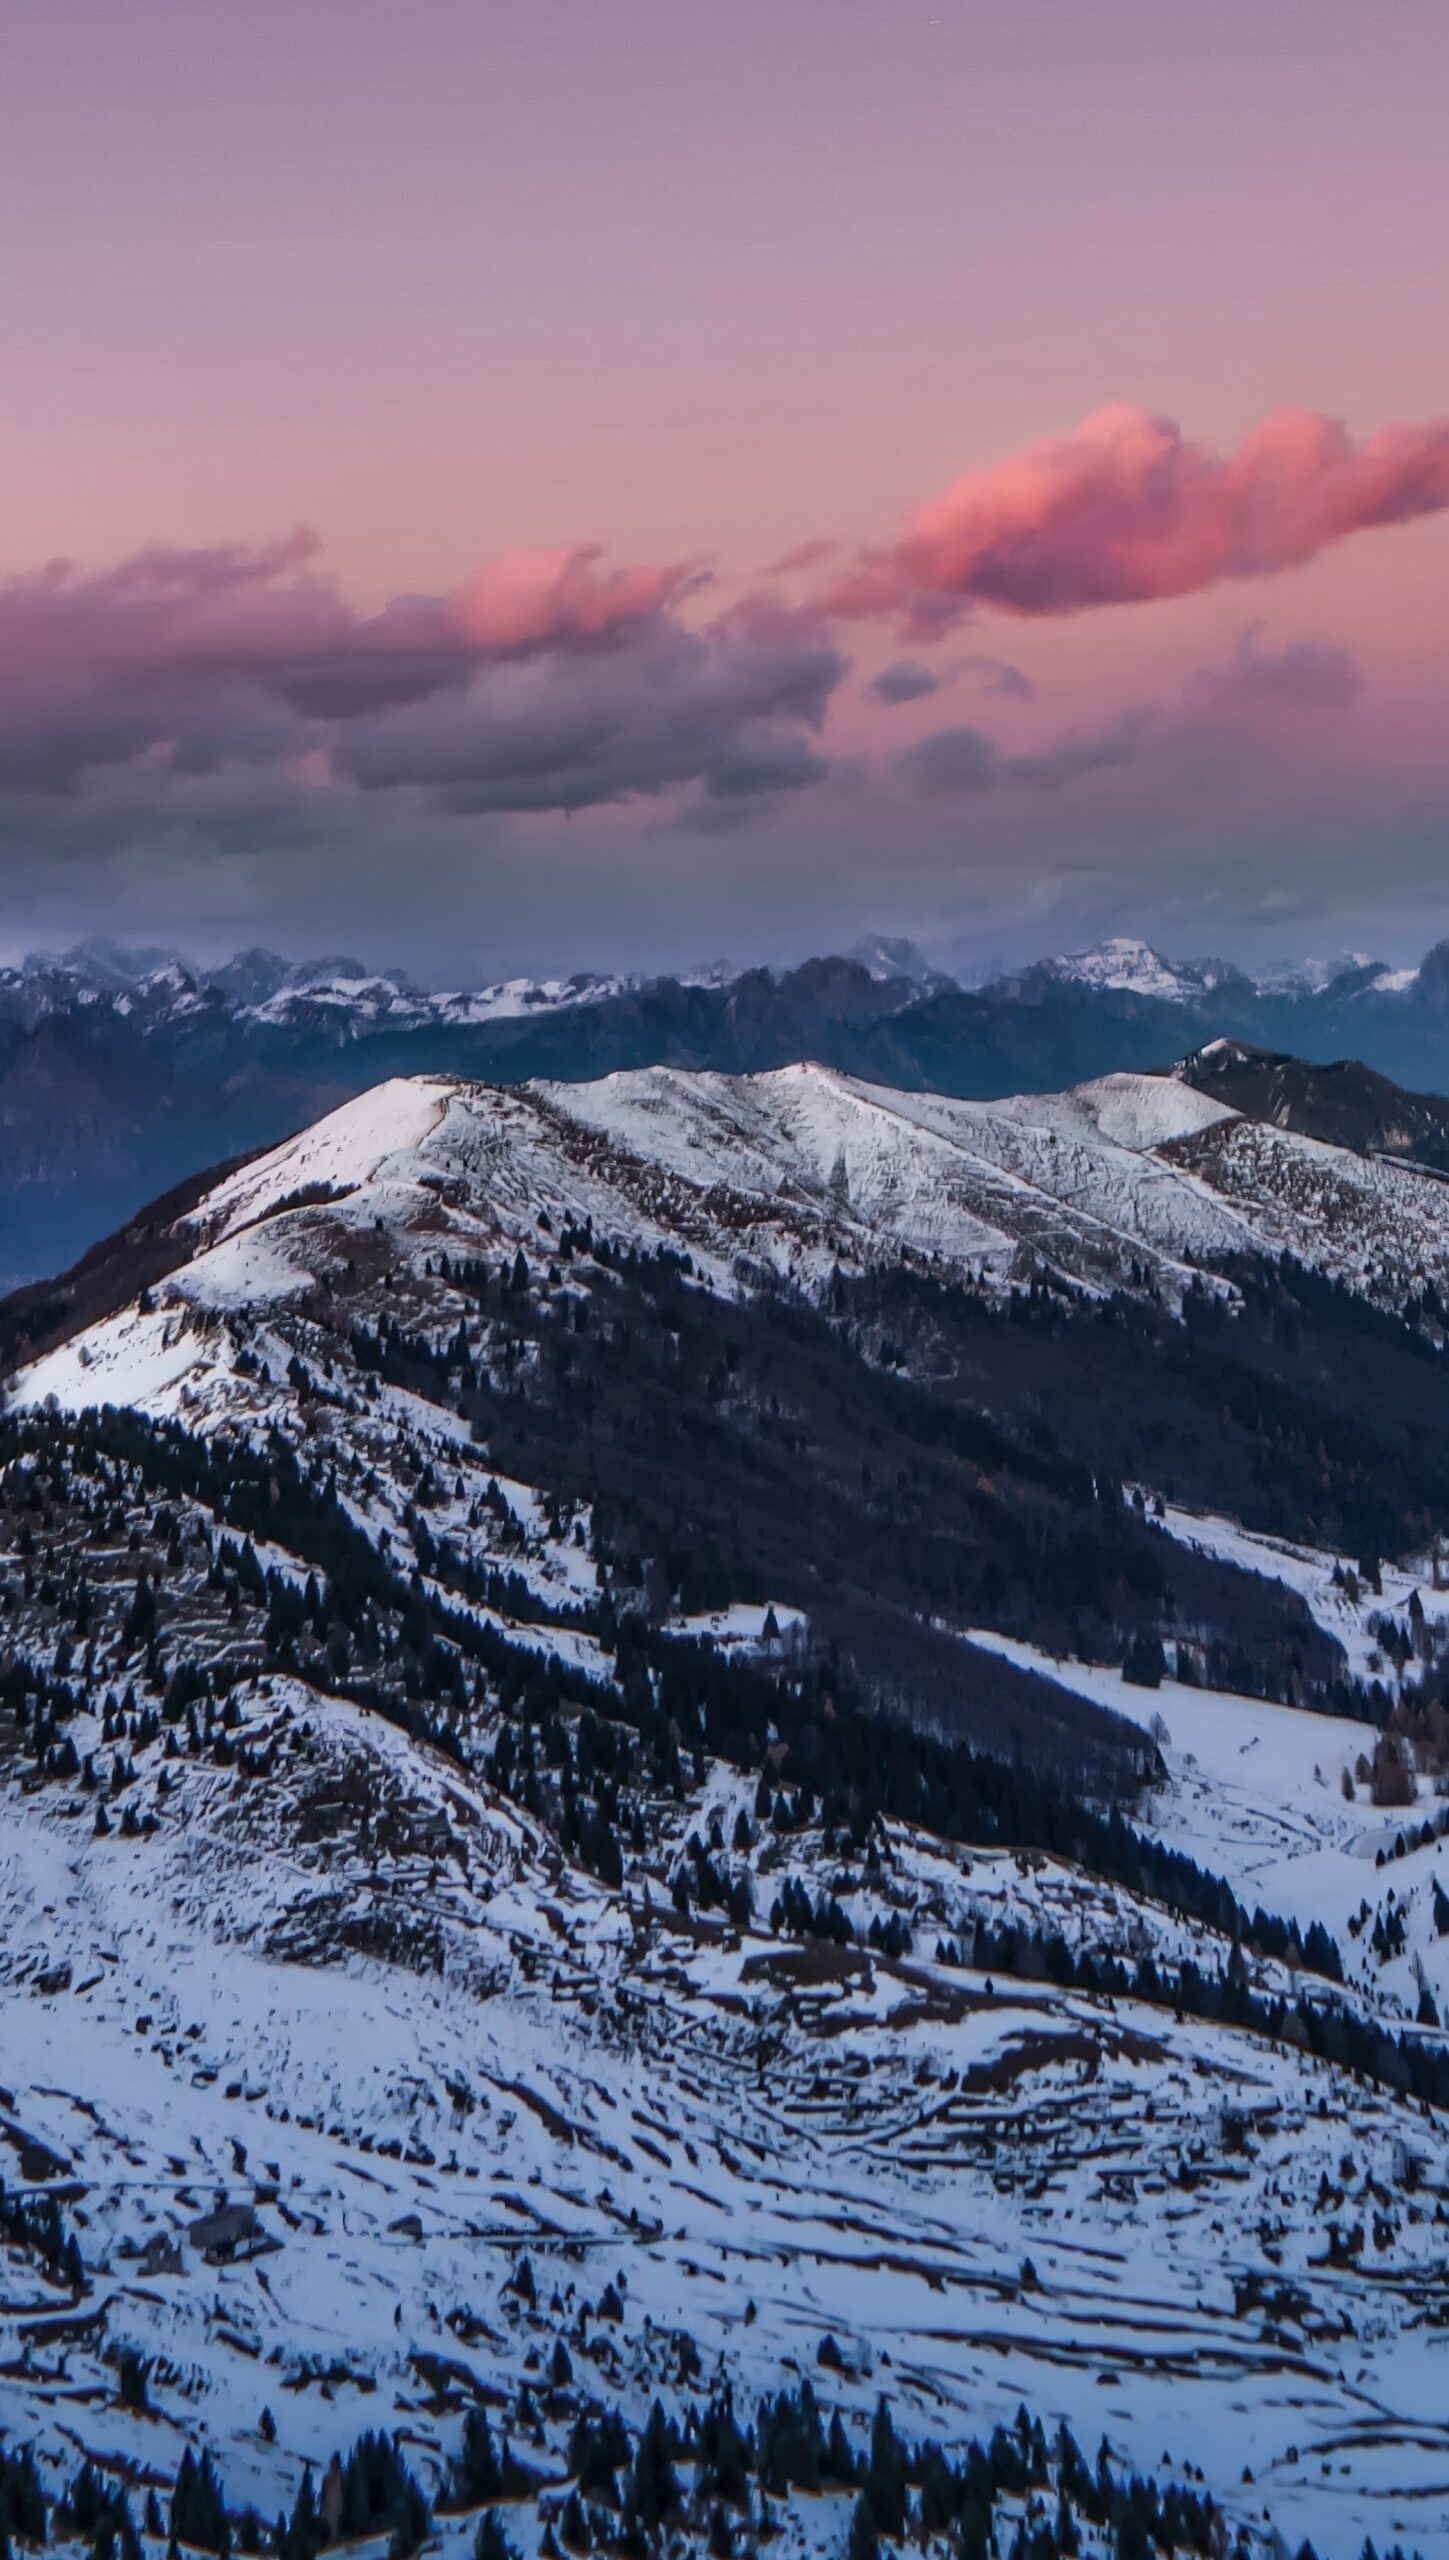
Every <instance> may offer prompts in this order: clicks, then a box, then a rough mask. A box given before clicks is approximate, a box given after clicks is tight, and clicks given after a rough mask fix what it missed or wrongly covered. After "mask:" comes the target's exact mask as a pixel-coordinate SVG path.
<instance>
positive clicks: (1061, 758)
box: [897, 713, 1145, 800]
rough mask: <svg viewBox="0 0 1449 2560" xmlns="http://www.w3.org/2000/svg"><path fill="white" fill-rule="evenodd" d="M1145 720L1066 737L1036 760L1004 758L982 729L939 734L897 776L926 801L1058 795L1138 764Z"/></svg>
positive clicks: (904, 761)
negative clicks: (1009, 788) (1013, 791)
mask: <svg viewBox="0 0 1449 2560" xmlns="http://www.w3.org/2000/svg"><path fill="white" fill-rule="evenodd" d="M1144 725H1145V715H1144V714H1141V713H1134V714H1130V715H1129V716H1128V717H1127V718H1125V719H1123V720H1121V721H1118V722H1117V723H1116V724H1115V725H1114V726H1113V727H1112V728H1111V729H1109V730H1105V731H1103V732H1102V733H1101V735H1100V736H1097V737H1092V738H1064V739H1062V740H1061V741H1060V742H1059V743H1058V744H1057V745H1055V746H1051V747H1045V748H1042V749H1041V750H1039V751H1038V752H1037V753H1036V754H1034V755H1017V756H1009V755H1003V753H1002V751H1001V749H1000V748H999V747H998V746H997V744H996V742H995V740H994V739H992V738H988V737H987V736H986V735H985V733H984V732H983V731H982V730H980V729H968V728H956V729H936V730H934V731H933V732H932V734H931V736H930V737H928V738H922V739H921V740H920V741H919V742H918V744H917V745H915V746H913V747H908V748H907V749H906V751H905V753H904V755H902V756H901V757H900V759H899V761H898V765H897V771H898V772H899V773H900V774H901V775H902V777H903V778H904V780H905V781H906V782H907V784H908V785H909V786H910V788H911V789H912V790H913V791H914V792H915V793H916V795H917V797H918V798H919V799H922V800H946V799H954V798H956V797H957V796H958V795H961V794H963V793H971V792H982V791H996V790H999V789H1000V788H1002V787H1003V786H1004V785H1007V784H1011V783H1019V784H1022V785H1024V786H1025V787H1026V788H1027V789H1028V790H1032V791H1057V790H1060V789H1061V788H1062V786H1063V785H1064V784H1066V783H1070V782H1076V781H1078V780H1079V779H1080V778H1081V777H1082V776H1083V775H1085V774H1089V773H1102V772H1105V771H1107V770H1109V769H1110V768H1111V767H1112V766H1114V765H1125V764H1131V763H1133V762H1134V760H1135V758H1136V755H1137V745H1138V739H1139V737H1140V735H1141V733H1142V730H1143V727H1144Z"/></svg>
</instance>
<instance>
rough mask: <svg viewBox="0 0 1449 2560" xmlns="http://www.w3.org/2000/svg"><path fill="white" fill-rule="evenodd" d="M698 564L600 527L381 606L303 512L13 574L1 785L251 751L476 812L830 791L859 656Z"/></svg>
mask: <svg viewBox="0 0 1449 2560" xmlns="http://www.w3.org/2000/svg"><path fill="white" fill-rule="evenodd" d="M701 583H702V572H701V570H700V568H699V565H698V564H697V563H693V562H679V563H674V564H672V565H666V566H663V567H650V566H632V567H622V568H614V567H610V566H608V565H607V564H606V563H605V562H604V561H603V559H602V556H601V554H600V553H599V551H598V549H597V548H596V547H595V546H593V545H588V544H583V545H575V546H574V547H572V548H570V549H560V550H555V551H534V552H513V553H509V554H507V555H506V556H505V557H504V558H502V559H501V560H498V561H495V562H493V563H492V564H490V565H489V566H488V567H486V568H484V569H482V570H480V571H479V572H478V573H477V574H476V575H475V576H474V577H472V578H470V579H468V580H467V581H465V582H464V583H463V584H461V585H459V586H458V587H457V588H455V589H454V590H452V591H451V592H450V593H448V594H446V595H443V596H438V597H427V596H424V597H400V598H398V599H396V600H395V601H394V602H392V603H389V604H386V605H384V606H383V607H382V609H381V610H380V611H378V612H375V613H370V614H368V613H362V612H360V611H358V610H357V609H355V608H354V607H353V606H352V605H351V604H350V603H349V602H348V601H347V600H346V598H345V597H344V596H343V595H342V594H341V592H340V591H339V589H338V587H337V585H336V583H335V582H334V581H333V580H332V579H331V578H330V577H329V576H328V575H326V574H325V571H324V570H323V568H322V566H321V563H320V550H319V546H318V544H317V541H316V538H315V536H313V535H312V534H310V533H307V532H305V531H303V532H298V533H296V534H293V535H290V536H288V537H287V538H286V539H285V540H283V541H280V542H277V543H272V544H267V545H263V546H259V547H257V548H255V549H248V548H243V547H241V546H228V547H223V548H217V549H210V550H185V551H184V550H163V549H161V548H155V549H152V550H148V551H145V552H141V553H138V554H137V555H135V556H134V557H133V558H132V559H130V560H127V561H124V562H123V563H122V564H121V565H120V566H119V567H118V568H116V569H112V570H107V571H104V572H101V573H98V574H93V575H89V576H83V575H81V574H79V573H78V572H77V571H75V570H74V569H73V568H72V567H71V566H70V565H69V564H66V563H58V564H54V565H52V566H51V567H49V568H47V569H45V570H42V571H41V572H40V573H39V574H38V575H36V576H34V577H31V578H26V579H16V580H12V581H11V582H10V583H8V584H7V585H5V586H3V587H0V794H7V795H10V796H11V797H15V798H23V799H26V800H28V801H30V802H42V801H44V800H45V799H47V798H52V799H54V798H60V799H64V798H67V797H70V796H73V795H75V794H76V793H77V792H78V791H79V790H81V789H82V787H84V786H89V785H90V784H92V783H94V782H96V781H97V780H100V779H103V778H104V777H106V776H110V777H111V778H112V782H113V783H114V779H115V777H116V776H117V775H118V774H119V773H120V772H122V771H124V770H127V769H130V770H135V771H140V772H143V773H145V774H147V775H149V777H150V780H151V782H152V784H153V785H154V786H156V788H157V789H158V790H160V789H162V788H163V787H164V786H167V785H169V786H170V787H171V788H172V789H173V790H174V789H175V788H176V787H177V786H178V784H179V782H180V780H181V779H182V778H183V777H185V776H188V775H189V776H193V777H195V776H202V775H206V774H215V773H219V772H222V771H223V770H226V769H229V768H235V767H250V768H253V769H256V770H257V772H258V777H259V780H260V779H261V778H262V777H268V778H269V779H270V781H271V782H274V784H275V787H276V788H277V790H278V791H280V792H281V793H282V794H283V795H284V796H285V795H286V794H287V793H289V792H295V793H297V794H299V795H306V794H308V793H310V794H311V796H313V797H315V796H317V794H318V793H319V792H326V791H328V790H329V789H340V790H343V791H345V790H347V789H349V788H356V789H361V790H364V791H368V792H374V793H376V792H381V791H387V790H406V789H415V790H418V791H421V792H424V793H426V794H428V795H429V796H430V797H431V798H432V800H433V801H434V803H435V804H436V805H437V806H438V807H439V808H445V809H453V810H467V811H478V810H485V809H499V810H529V811H540V810H548V809H560V810H574V809H580V808H586V807H595V806H600V805H603V804H605V803H609V802H613V801H618V800H623V799H628V798H630V797H634V796H650V795H655V794H660V793H663V792H666V791H669V790H671V789H674V788H682V787H687V786H691V785H696V784H697V785H701V786H703V788H704V789H705V790H706V791H708V792H709V793H711V794H712V795H713V796H715V797H716V798H730V799H737V800H745V799H750V800H755V799H758V798H764V797H767V796H768V795H770V794H772V793H775V792H783V791H799V790H802V789H805V788H807V787H808V786H809V785H811V784H812V783H814V782H816V781H818V780H819V779H821V778H822V777H823V776H824V774H825V772H826V771H827V769H828V768H827V767H826V765H825V763H824V761H823V760H822V759H821V758H820V757H818V756H817V755H815V754H814V753H813V751H812V750H810V749H809V748H808V747H807V746H806V745H805V743H804V735H803V734H802V733H808V732H813V731H815V730H818V728H819V727H820V724H821V722H822V720H823V718H824V716H825V711H826V707H827V705H828V703H829V700H830V697H831V695H832V693H833V692H834V690H835V688H836V686H837V685H838V684H839V682H840V680H841V678H842V676H843V674H844V672H845V660H844V659H843V658H842V656H841V655H840V653H839V651H838V649H837V648H836V647H835V646H834V644H833V642H832V641H831V640H830V639H829V638H828V637H827V636H826V635H825V634H824V632H823V630H822V626H821V625H820V622H819V619H818V617H816V616H813V615H809V614H804V613H801V612H800V611H798V610H795V609H791V608H788V607H783V606H774V607H771V606H769V605H768V604H767V603H765V602H762V601H760V600H758V599H756V600H753V601H751V600H745V601H744V602H742V603H740V604H737V605H736V606H734V607H733V608H732V609H731V611H730V612H729V613H728V614H727V615H725V616H722V617H720V618H719V619H718V620H717V621H716V622H715V623H714V624H713V625H711V626H707V627H706V628H705V629H704V630H703V631H700V630H695V629H692V628H690V627H689V626H688V625H687V624H686V623H685V622H684V621H683V620H682V619H681V617H680V613H679V611H678V608H679V607H680V606H681V605H682V604H683V603H684V601H685V599H686V598H688V597H692V596H694V595H695V594H696V593H697V592H698V590H699V588H700V585H701ZM244 796H245V795H244Z"/></svg>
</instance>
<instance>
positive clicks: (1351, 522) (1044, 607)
mask: <svg viewBox="0 0 1449 2560" xmlns="http://www.w3.org/2000/svg"><path fill="white" fill-rule="evenodd" d="M1444 507H1449V420H1445V419H1440V420H1437V421H1433V422H1431V423H1430V424H1429V425H1427V426H1422V427H1411V426H1388V427H1382V428H1380V430H1379V432H1378V433H1377V434H1376V435H1372V436H1370V437H1368V438H1367V439H1366V440H1365V441H1364V442H1363V443H1361V444H1358V443H1355V442H1354V440H1353V438H1352V437H1351V436H1350V435H1349V433H1348V430H1347V428H1346V427H1345V426H1344V425H1343V423H1342V422H1341V420H1338V419H1335V418H1327V417H1323V416H1321V415H1319V414H1317V413H1316V412H1314V411H1311V410H1307V409H1275V410H1274V411H1273V412H1272V413H1271V415H1270V416H1268V417H1266V418H1265V419H1263V421H1262V422H1261V424H1260V425H1258V426H1256V427H1254V428H1253V429H1252V430H1251V432H1250V433H1249V434H1248V435H1246V436H1245V437H1244V438H1243V441H1242V443H1241V444H1240V445H1239V446H1238V449H1237V451H1236V453H1233V454H1231V455H1229V456H1227V457H1226V458H1224V457H1222V456H1220V455H1218V454H1215V453H1213V452H1211V451H1209V450H1208V448H1207V447H1206V446H1203V445H1198V444H1192V443H1189V442H1188V441H1187V440H1186V439H1185V438H1184V436H1183V435H1182V433H1181V431H1180V429H1179V428H1178V427H1177V425H1176V424H1175V422H1174V421H1173V420H1172V419H1171V418H1154V417H1152V416H1151V415H1150V414H1149V413H1148V411H1147V410H1145V409H1138V408H1132V407H1127V406H1116V407H1112V408H1106V409H1099V410H1098V411H1097V412H1096V413H1095V415H1094V416H1092V417H1090V418H1087V419H1086V420H1085V421H1084V422H1083V424H1082V425H1081V426H1080V427H1079V428H1078V429H1077V431H1076V433H1075V434H1074V435H1070V436H1062V437H1053V438H1044V439H1042V440H1041V441H1039V442H1037V443H1035V444H1030V445H1026V446H1024V447H1023V448H1022V450H1021V451H1020V452H1019V453H1015V454H1010V455H1008V456H1007V457H1006V458H1005V459H1004V460H1003V461H1001V462H998V463H993V464H992V465H991V466H990V467H989V468H988V469H986V470H984V471H975V472H967V473H966V474H965V475H964V476H963V477H962V478H961V479H959V480H955V481H953V482H952V483H951V485H950V487H949V488H947V489H945V490H943V491H942V493H941V495H940V496H939V497H937V498H934V499H932V500H931V501H930V502H929V503H928V504H927V505H926V506H923V507H920V508H918V509H917V510H916V512H915V513H914V514H913V515H912V516H910V517H908V518H907V520H906V524H905V527H904V530H903V532H902V535H901V538H900V540H899V542H897V543H896V544H895V545H894V546H893V547H892V548H890V549H889V550H884V551H863V552H861V553H860V554H859V555H858V556H857V558H856V560H855V562H854V563H853V565H852V566H851V567H850V568H848V569H846V570H844V571H843V572H842V573H841V575H840V576H839V577H838V578H837V579H835V580H834V581H833V582H832V583H831V585H830V586H829V587H828V588H827V589H826V591H825V592H824V594H823V596H822V598H821V602H822V604H823V605H824V606H825V608H826V609H827V610H828V611H830V612H832V613H835V614H838V615H841V616H843V617H845V618H847V619H852V618H856V617H865V616H869V615H875V614H893V615H898V616H900V617H901V618H902V620H903V622H904V624H905V626H906V629H907V631H908V632H909V633H911V634H912V635H913V636H914V637H916V638H917V639H922V640H925V639H930V638H935V637H939V636H940V635H941V634H942V632H944V631H946V630H949V629H950V628H951V627H952V626H953V625H954V624H955V623H957V622H959V621H960V620H961V619H962V618H963V617H964V616H965V615H966V614H967V613H968V612H969V611H970V608H971V607H972V605H973V604H977V603H980V604H987V605H994V606H996V607H997V608H998V609H999V610H1000V611H1002V612H1006V613H1016V614H1023V615H1045V614H1067V613H1080V612H1083V611H1086V610H1088V609H1090V608H1091V607H1093V606H1096V605H1107V604H1142V603H1148V602H1151V601H1152V600H1154V599H1156V598H1159V597H1164V596H1181V595H1190V594H1193V593H1196V592H1198V591H1199V590H1201V589H1202V588H1205V587H1210V586H1215V585H1216V584H1217V583H1218V582H1219V581H1220V580H1221V579H1224V578H1255V577H1265V576H1270V575H1272V574H1274V573H1275V572H1277V571H1280V570H1284V569H1293V568H1297V567H1299V566H1300V565H1301V563H1302V562H1304V561H1306V560H1311V559H1312V558H1313V556H1314V554H1315V553H1316V552H1319V551H1321V550H1323V549H1325V548H1326V547H1327V545H1329V544H1330V543H1334V542H1341V541H1343V540H1344V539H1345V538H1346V536H1348V535H1349V534H1352V533H1360V532H1364V531H1367V530H1368V529H1370V528H1371V527H1373V526H1375V525H1391V524H1408V523H1410V522H1412V521H1413V520H1414V519H1415V518H1416V517H1419V516H1426V515H1432V514H1435V513H1436V512H1437V511H1438V510H1440V509H1441V508H1444Z"/></svg>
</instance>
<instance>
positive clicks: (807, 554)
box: [765, 538, 840, 578]
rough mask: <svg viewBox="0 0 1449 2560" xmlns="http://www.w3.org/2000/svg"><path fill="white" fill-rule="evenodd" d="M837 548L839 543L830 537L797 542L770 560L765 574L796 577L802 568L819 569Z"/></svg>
mask: <svg viewBox="0 0 1449 2560" xmlns="http://www.w3.org/2000/svg"><path fill="white" fill-rule="evenodd" d="M839 549H840V545H839V543H838V542H836V541H835V540H833V539H831V538H820V539H817V540H815V541H813V542H797V543H796V544H795V545H794V546H793V548H792V549H791V550H789V551H784V552H782V553H781V555H780V557H779V559H778V560H772V561H771V563H770V565H769V567H768V569H767V570H766V571H765V575H766V577H767V578H794V577H797V576H798V575H799V573H800V571H801V570H802V569H819V568H820V567H822V566H823V564H824V562H825V561H827V560H828V559H830V558H831V556H832V554H833V553H835V552H837V551H838V550H839Z"/></svg>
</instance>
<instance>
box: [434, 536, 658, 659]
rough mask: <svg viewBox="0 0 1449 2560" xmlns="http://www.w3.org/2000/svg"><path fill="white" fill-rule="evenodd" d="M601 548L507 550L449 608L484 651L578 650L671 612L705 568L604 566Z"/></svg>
mask: <svg viewBox="0 0 1449 2560" xmlns="http://www.w3.org/2000/svg"><path fill="white" fill-rule="evenodd" d="M602 557H603V551H602V546H601V545H600V544H598V543H575V544H574V545H573V546H572V548H560V549H556V550H541V551H506V552H504V553H503V555H502V557H501V558H500V559H498V560H494V561H490V562H489V564H488V566H487V567H486V568H483V569H480V570H479V571H478V573H477V575H476V577H473V578H470V579H469V580H468V582H467V584H466V585H465V586H462V587H459V588H457V589H456V590H455V592H454V593H453V594H452V595H451V596H450V597H449V599H448V610H449V613H450V615H451V617H452V619H453V621H454V622H455V623H456V625H457V628H458V629H459V631H460V632H461V633H462V634H463V636H464V638H465V639H466V640H467V642H468V643H469V645H470V646H471V647H472V648H473V649H475V650H477V651H478V652H479V654H480V655H484V656H488V657H513V656H516V655H520V654H522V653H525V652H527V651H529V650H532V649H556V648H565V647H576V646H578V645H579V644H580V643H584V644H587V643H589V642H593V641H601V640H608V639H611V638H614V637H616V636H618V635H619V634H621V633H625V632H631V631H637V630H638V629H639V628H640V626H641V625H642V624H644V623H646V622H651V621H653V620H654V618H655V617H656V615H658V614H660V613H662V612H664V611H665V609H666V608H667V607H668V606H669V605H672V604H675V603H677V602H678V600H679V598H680V597H681V596H682V595H683V594H684V593H685V592H686V591H687V589H689V588H690V587H692V586H696V585H698V584H699V582H700V579H701V577H702V576H703V574H704V573H703V571H702V569H701V566H700V564H699V563H698V562H690V561H676V562H673V563H670V564H669V565H667V566H664V567H658V568H650V567H637V568H625V569H601V568H600V567H599V562H600V560H601V559H602Z"/></svg>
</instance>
